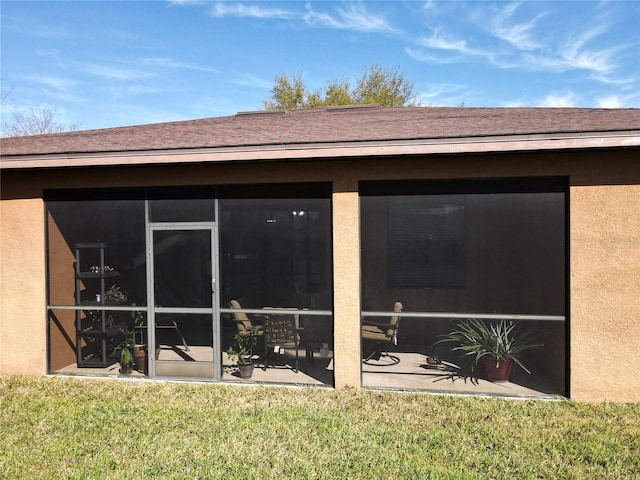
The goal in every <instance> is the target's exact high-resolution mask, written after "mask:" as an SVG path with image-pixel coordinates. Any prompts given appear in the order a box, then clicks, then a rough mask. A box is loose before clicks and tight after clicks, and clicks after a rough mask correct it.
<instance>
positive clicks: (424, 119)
mask: <svg viewBox="0 0 640 480" xmlns="http://www.w3.org/2000/svg"><path fill="white" fill-rule="evenodd" d="M633 130H640V109H583V108H465V107H446V108H444V107H442V108H441V107H377V106H360V107H342V108H339V107H328V108H326V107H323V108H313V109H303V110H293V111H283V110H277V111H262V112H247V113H240V114H237V115H233V116H227V117H215V118H205V119H200V120H188V121H180V122H171V123H160V124H151V125H139V126H132V127H118V128H108V129H101V130H86V131H77V132H66V133H58V134H49V135H39V136H30V137H14V138H3V139H2V143H1V145H0V146H1V154H2V156H3V157H5V158H6V157H7V156H21V155H46V154H62V153H98V152H128V151H131V152H133V151H146V150H175V149H196V148H217V147H239V146H256V147H260V146H264V147H266V146H277V145H295V144H327V143H348V142H364V141H409V140H418V139H447V138H451V139H456V138H468V137H484V136H492V137H495V136H509V135H551V134H559V133H588V132H615V131H633Z"/></svg>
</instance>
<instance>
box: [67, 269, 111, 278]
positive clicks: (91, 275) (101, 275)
mask: <svg viewBox="0 0 640 480" xmlns="http://www.w3.org/2000/svg"><path fill="white" fill-rule="evenodd" d="M119 276H120V272H118V271H117V270H112V271H110V272H102V273H93V272H80V273H78V274H77V275H76V278H97V279H101V278H113V277H119Z"/></svg>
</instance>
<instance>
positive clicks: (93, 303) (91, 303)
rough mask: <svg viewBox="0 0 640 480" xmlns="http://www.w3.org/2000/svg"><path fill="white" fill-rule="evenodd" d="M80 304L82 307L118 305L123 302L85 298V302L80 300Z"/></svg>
mask: <svg viewBox="0 0 640 480" xmlns="http://www.w3.org/2000/svg"><path fill="white" fill-rule="evenodd" d="M79 305H80V306H81V307H118V306H122V305H123V304H122V303H116V302H96V301H95V300H85V301H84V302H80V303H79Z"/></svg>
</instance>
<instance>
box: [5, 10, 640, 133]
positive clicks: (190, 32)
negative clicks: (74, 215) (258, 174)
mask: <svg viewBox="0 0 640 480" xmlns="http://www.w3.org/2000/svg"><path fill="white" fill-rule="evenodd" d="M0 15H1V17H0V18H1V29H2V57H1V58H2V60H1V67H2V91H3V93H4V94H7V93H9V101H10V102H11V104H12V105H14V106H15V107H17V108H20V107H23V106H25V105H32V106H34V105H44V106H52V107H55V108H56V110H57V115H58V119H59V120H61V121H63V122H79V123H80V124H81V127H82V128H83V129H90V128H104V127H112V126H121V125H135V124H143V123H155V122H164V121H174V120H184V119H192V118H204V117H211V116H221V115H233V114H235V113H236V112H238V111H247V110H257V109H261V108H262V101H263V100H264V99H265V98H266V97H268V95H269V90H270V88H271V86H272V85H273V82H274V79H275V77H276V75H278V74H279V73H288V74H290V75H293V74H296V73H301V74H302V76H303V78H304V80H305V82H306V83H307V85H308V86H309V87H311V88H312V89H316V88H322V87H323V86H324V84H325V82H326V81H327V80H344V79H355V78H356V77H357V76H359V75H360V74H361V73H362V71H363V70H364V69H365V68H366V67H367V66H368V65H371V64H374V63H375V64H378V65H381V66H384V67H390V68H398V69H399V70H400V71H401V72H402V73H403V74H404V75H405V77H406V78H407V79H409V80H411V81H413V82H414V92H415V93H417V94H418V96H419V98H420V99H421V100H422V101H423V102H424V103H425V104H434V105H440V106H456V105H460V104H461V103H464V104H465V105H466V106H470V107H475V106H575V107H607V108H620V107H640V2H639V1H601V2H600V1H581V2H562V1H553V2H543V1H523V2H502V1H500V2H480V1H469V2H463V1H406V2H405V1H362V2H330V1H289V2H270V1H252V2H230V1H227V2H209V1H197V0H194V1H190V0H174V1H160V0H157V1H142V2H136V1H88V0H87V1H66V2H56V1H31V2H30V1H17V0H3V1H2V3H1V13H0Z"/></svg>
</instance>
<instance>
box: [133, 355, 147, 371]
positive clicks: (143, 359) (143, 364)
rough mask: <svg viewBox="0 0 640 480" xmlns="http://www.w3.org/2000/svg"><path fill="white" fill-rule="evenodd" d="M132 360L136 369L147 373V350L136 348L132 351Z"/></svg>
mask: <svg viewBox="0 0 640 480" xmlns="http://www.w3.org/2000/svg"><path fill="white" fill-rule="evenodd" d="M133 361H134V362H135V364H136V370H138V371H139V372H140V373H143V374H145V375H146V373H147V352H146V351H145V350H138V351H136V352H133Z"/></svg>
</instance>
